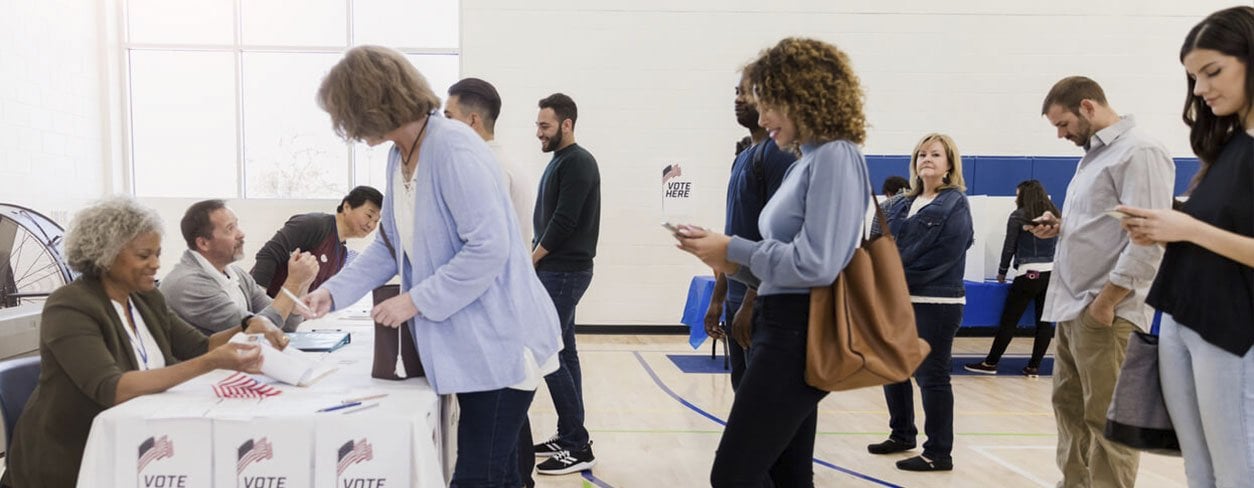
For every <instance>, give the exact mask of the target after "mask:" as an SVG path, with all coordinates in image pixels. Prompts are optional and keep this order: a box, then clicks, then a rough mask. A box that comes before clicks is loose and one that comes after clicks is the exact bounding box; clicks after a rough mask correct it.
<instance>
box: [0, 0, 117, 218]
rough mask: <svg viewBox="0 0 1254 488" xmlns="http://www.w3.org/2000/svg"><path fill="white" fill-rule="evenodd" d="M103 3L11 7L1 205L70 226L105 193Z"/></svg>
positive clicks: (1, 56) (1, 40) (60, 1)
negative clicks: (80, 210) (24, 209)
mask: <svg viewBox="0 0 1254 488" xmlns="http://www.w3.org/2000/svg"><path fill="white" fill-rule="evenodd" d="M103 8H105V7H103V6H102V4H101V2H97V1H94V0H39V1H10V2H5V9H4V10H5V12H4V15H0V202H7V203H17V204H19V205H23V206H27V207H31V208H34V209H36V210H38V211H40V212H41V213H44V214H46V215H48V216H49V217H52V218H53V219H55V220H58V221H59V222H61V223H62V224H64V223H66V220H67V219H66V217H67V216H70V215H72V212H73V211H74V210H76V209H77V208H79V207H81V206H82V205H83V203H85V202H88V201H91V200H93V199H96V198H99V197H100V196H101V195H103V194H104V192H105V191H106V190H105V189H106V174H105V173H106V168H107V167H108V166H107V165H106V162H105V159H106V156H105V151H106V147H107V146H106V144H105V143H104V138H105V134H106V132H105V129H104V123H103V120H104V119H103V116H102V111H103V110H104V108H103V107H104V105H103V104H102V96H103V94H104V93H105V92H104V86H103V84H102V83H101V72H102V64H101V63H102V61H101V56H102V51H101V49H100V39H101V32H102V29H101V25H102V24H101V13H102V9H103Z"/></svg>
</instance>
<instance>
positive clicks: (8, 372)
mask: <svg viewBox="0 0 1254 488" xmlns="http://www.w3.org/2000/svg"><path fill="white" fill-rule="evenodd" d="M38 383H39V356H31V357H24V358H17V359H8V360H5V361H0V417H2V418H3V419H4V435H5V439H4V450H5V452H8V450H9V444H10V443H12V441H13V428H14V427H15V426H17V417H18V416H19V415H21V414H22V409H23V408H25V407H26V400H29V399H30V394H31V393H33V392H34V391H35V385H36V384H38Z"/></svg>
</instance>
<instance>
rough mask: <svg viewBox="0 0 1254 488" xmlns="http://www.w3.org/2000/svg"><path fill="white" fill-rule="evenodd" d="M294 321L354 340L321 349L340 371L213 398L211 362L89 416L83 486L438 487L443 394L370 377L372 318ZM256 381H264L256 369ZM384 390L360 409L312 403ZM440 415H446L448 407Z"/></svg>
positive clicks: (420, 382) (417, 382) (414, 383)
mask: <svg viewBox="0 0 1254 488" xmlns="http://www.w3.org/2000/svg"><path fill="white" fill-rule="evenodd" d="M339 315H340V316H339V317H328V318H323V319H320V320H316V321H309V322H306V323H305V324H303V325H302V326H301V330H325V329H336V330H341V331H344V332H349V333H351V334H352V343H350V344H349V345H347V346H345V347H343V348H341V349H339V350H337V351H335V352H332V353H327V354H324V355H323V356H322V358H321V360H322V361H324V362H325V363H326V364H332V365H335V366H336V367H337V368H338V369H337V370H336V371H334V372H332V373H331V374H329V375H328V376H326V377H323V378H322V379H321V380H319V381H318V382H317V383H315V384H313V385H312V386H310V387H307V388H300V387H295V386H289V385H284V384H281V383H276V384H275V386H276V387H277V388H279V389H280V390H283V393H282V394H280V395H277V396H274V397H270V398H266V399H229V400H224V399H219V398H218V397H217V396H215V395H214V393H213V391H212V390H211V388H210V385H212V384H213V383H216V382H218V381H220V380H222V379H223V378H225V377H227V376H229V375H230V374H231V372H229V371H221V370H219V371H214V372H212V373H208V374H206V375H203V376H201V377H198V378H196V379H193V380H191V381H188V382H187V383H184V384H182V385H179V386H177V387H175V388H172V389H170V390H169V391H167V392H165V393H160V394H156V395H147V396H144V397H141V398H137V399H134V400H131V401H128V402H126V403H123V404H121V405H118V406H116V407H114V408H111V409H109V410H106V411H105V412H103V413H102V414H100V415H99V416H97V417H96V419H95V421H94V422H93V424H92V428H91V435H90V437H89V438H88V440H87V448H86V451H85V453H84V456H83V464H82V467H81V469H80V471H79V476H78V487H79V488H95V487H102V488H105V487H107V488H112V487H119V488H120V487H130V486H137V487H143V488H199V487H230V488H254V487H257V488H303V487H306V486H309V487H327V488H330V487H337V488H342V487H349V488H357V487H360V488H388V487H404V486H409V487H414V488H436V487H440V486H445V483H444V480H445V475H446V471H445V466H444V462H443V459H444V457H445V456H447V454H448V453H447V452H446V451H445V450H444V449H442V448H441V446H442V445H444V444H445V442H443V440H442V434H443V433H444V432H442V431H445V430H446V429H443V428H441V426H442V425H447V423H446V422H450V421H451V419H449V418H446V419H442V418H441V401H440V398H439V397H438V396H437V395H436V394H435V392H434V391H433V390H432V389H431V387H430V386H429V385H428V384H427V381H426V379H424V378H415V379H409V380H405V381H386V380H379V379H374V378H371V377H370V368H371V358H372V355H373V347H374V344H373V339H374V338H373V327H374V326H373V322H371V321H370V320H369V319H368V318H365V317H363V316H362V314H361V312H360V309H358V311H357V312H352V311H349V312H346V314H339ZM263 379H264V378H263ZM382 393H386V394H387V396H386V397H383V398H380V399H378V400H370V401H368V403H373V402H378V406H376V407H372V408H369V409H365V410H360V411H357V412H349V413H342V412H324V413H315V412H316V410H318V409H320V408H324V407H328V406H332V405H337V404H339V403H340V402H341V401H342V400H345V399H352V398H360V397H365V396H370V395H377V394H382ZM446 416H447V415H446Z"/></svg>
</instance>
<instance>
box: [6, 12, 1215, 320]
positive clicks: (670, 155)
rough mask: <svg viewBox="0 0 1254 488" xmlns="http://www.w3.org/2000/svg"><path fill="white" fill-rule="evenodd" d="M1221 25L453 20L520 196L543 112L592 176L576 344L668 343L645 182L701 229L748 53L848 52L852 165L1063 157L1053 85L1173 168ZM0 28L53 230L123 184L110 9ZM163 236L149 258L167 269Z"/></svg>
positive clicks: (721, 17) (1006, 15)
mask: <svg viewBox="0 0 1254 488" xmlns="http://www.w3.org/2000/svg"><path fill="white" fill-rule="evenodd" d="M1230 4H1231V2H1229V1H1226V0H1225V1H1218V0H1200V1H1195V2H1180V1H1176V0H1150V1H1132V0H1111V1H1103V2H1091V1H1079V0H1062V1H1058V2H1045V3H1040V2H1035V3H1024V2H993V1H988V0H984V1H981V0H955V1H950V2H939V3H937V2H925V1H922V0H903V1H896V2H875V1H871V0H859V1H842V2H830V1H819V0H791V1H789V0H784V1H779V2H773V3H764V2H749V1H746V0H718V1H716V0H687V1H683V2H673V1H662V0H641V1H636V2H624V1H621V0H620V1H616V2H607V1H577V0H554V1H551V2H512V1H507V0H463V17H462V25H463V30H462V40H463V46H462V49H463V51H462V68H463V74H464V75H466V76H479V77H482V78H485V79H487V80H489V81H491V82H493V83H494V84H495V85H496V86H497V88H498V89H499V90H500V92H501V94H502V96H503V98H504V100H505V107H504V111H503V113H502V119H501V121H500V122H499V123H498V125H497V130H498V134H497V136H498V138H499V139H500V140H501V141H502V142H503V143H504V144H505V146H506V147H507V148H509V149H510V150H511V151H513V152H514V153H515V155H516V156H515V159H517V160H518V161H520V162H524V163H526V164H528V165H529V167H530V169H531V170H532V171H533V172H535V173H537V174H538V173H539V171H540V170H541V169H542V168H543V165H544V163H545V162H546V161H547V157H545V155H543V154H541V153H540V151H539V143H538V142H537V141H536V140H535V138H534V125H533V122H534V120H535V112H536V109H535V103H536V101H537V100H538V99H540V98H541V97H543V96H545V95H548V94H549V93H552V92H555V91H562V92H565V93H567V94H569V95H571V96H572V97H574V98H575V100H576V101H577V102H578V103H579V105H580V112H581V117H580V120H579V125H578V130H577V134H578V140H579V142H580V143H581V144H583V145H584V146H585V147H587V148H588V149H590V150H591V151H592V152H593V154H595V155H596V156H597V158H598V160H599V162H600V164H601V172H602V178H603V181H604V188H603V192H602V198H603V209H602V212H603V217H602V233H601V246H600V250H599V256H598V259H597V275H596V279H595V280H594V282H593V286H592V288H591V290H590V291H589V293H588V295H587V296H586V297H585V298H584V301H583V306H582V307H580V310H579V318H578V320H579V322H580V323H585V324H674V323H676V322H677V321H678V319H679V314H680V311H681V309H682V306H683V299H684V296H685V292H686V290H687V285H688V279H689V278H690V277H691V276H692V275H694V274H705V273H708V271H707V270H705V269H704V268H703V267H702V266H701V265H700V264H699V263H698V262H697V261H696V260H695V259H692V258H690V257H688V256H687V255H684V254H682V253H680V252H679V251H677V250H675V249H673V248H672V247H671V240H670V239H669V237H668V236H667V235H666V234H665V232H664V231H663V230H662V229H661V228H660V227H658V225H657V223H658V222H659V221H660V220H662V218H663V216H662V211H661V202H660V196H659V195H658V190H657V173H658V171H659V169H660V167H661V165H662V162H663V161H670V160H677V161H680V162H682V163H683V164H684V171H685V173H686V174H687V175H690V177H691V178H692V180H693V181H694V182H695V183H696V184H695V188H694V189H695V191H696V192H697V196H698V198H699V200H700V202H701V205H700V207H701V208H702V211H700V212H699V213H698V215H697V216H696V217H695V220H696V223H699V224H702V225H706V226H710V227H721V225H722V215H723V202H724V194H723V193H724V188H725V181H726V180H725V178H726V171H727V168H728V165H729V163H730V161H731V157H732V154H731V149H732V144H733V142H734V141H735V140H736V139H738V138H739V137H741V136H742V135H743V131H742V130H741V129H740V128H739V127H737V126H736V124H735V121H734V119H733V117H732V111H731V104H732V86H733V85H734V83H735V81H736V79H737V77H738V74H737V69H738V68H739V66H740V65H742V64H743V63H744V62H746V61H748V60H750V59H751V58H752V57H753V56H754V55H755V54H756V53H757V52H758V51H759V50H760V49H762V48H764V47H767V46H769V45H771V44H773V43H774V42H776V41H778V40H779V39H780V38H782V37H785V36H788V35H800V36H812V37H819V38H822V39H825V40H829V41H832V42H834V43H836V44H837V45H839V46H840V47H841V48H842V49H844V50H845V51H846V52H848V53H849V55H850V56H851V58H852V60H853V62H854V63H855V65H856V67H857V71H858V73H859V75H860V76H861V77H862V81H863V85H864V88H865V90H866V93H867V113H868V118H869V120H870V123H871V124H872V128H871V132H870V137H869V140H868V142H867V146H866V152H867V153H868V154H901V153H905V152H907V151H909V149H910V147H911V146H912V145H913V143H914V142H915V140H916V139H917V138H918V137H919V136H920V135H922V133H923V132H926V131H932V130H940V131H944V132H948V133H950V134H951V135H953V136H954V137H955V139H956V140H957V141H958V144H959V145H960V147H961V149H962V151H963V152H964V153H965V154H985V155H994V154H997V155H1075V154H1078V150H1077V149H1076V148H1074V147H1073V146H1071V145H1070V144H1069V143H1066V142H1061V141H1057V140H1055V139H1054V138H1053V131H1052V130H1051V129H1050V128H1049V126H1048V124H1046V123H1045V122H1044V121H1043V120H1042V119H1041V118H1040V117H1039V115H1038V113H1039V104H1040V100H1041V98H1042V97H1043V95H1044V93H1045V91H1046V90H1047V89H1048V88H1049V86H1050V85H1051V84H1052V83H1053V82H1054V81H1056V80H1057V79H1058V78H1060V77H1062V76H1065V75H1069V74H1086V75H1089V76H1092V77H1094V78H1095V79H1097V80H1098V81H1099V82H1101V83H1102V84H1103V85H1104V86H1105V88H1106V89H1107V92H1108V95H1109V96H1110V98H1111V102H1112V104H1113V105H1114V106H1115V107H1116V108H1117V109H1118V110H1121V111H1123V112H1128V113H1135V114H1137V116H1138V118H1139V120H1140V123H1141V124H1142V125H1143V126H1144V127H1146V128H1148V129H1149V130H1150V131H1151V132H1152V133H1154V134H1157V135H1158V136H1159V137H1160V138H1162V139H1163V141H1164V142H1165V143H1166V144H1167V146H1168V148H1170V149H1171V151H1172V152H1173V153H1174V155H1176V156H1188V155H1189V151H1188V145H1187V142H1186V140H1185V131H1184V129H1183V127H1182V125H1181V123H1180V114H1179V111H1180V107H1181V106H1182V103H1181V97H1182V96H1183V94H1182V93H1181V92H1182V91H1183V89H1184V88H1183V87H1184V83H1183V79H1184V77H1183V73H1182V70H1181V69H1180V67H1179V63H1178V61H1177V54H1178V50H1179V45H1180V41H1181V40H1182V38H1183V35H1184V33H1185V31H1186V30H1187V29H1188V28H1189V27H1190V26H1191V25H1192V24H1194V23H1196V22H1197V21H1198V20H1200V19H1201V17H1202V16H1204V15H1205V14H1206V13H1209V12H1211V11H1213V10H1217V9H1219V8H1223V7H1226V6H1228V5H1230ZM6 7H7V8H6V9H5V15H3V16H0V201H4V202H15V203H18V204H21V205H26V206H31V207H34V208H36V209H38V210H40V211H43V212H45V213H48V214H50V215H51V216H53V218H55V219H57V220H60V221H62V222H64V221H65V216H67V215H72V212H73V211H74V210H76V209H77V208H79V207H81V206H82V204H84V203H86V202H88V201H90V200H93V199H95V198H98V197H100V196H101V195H104V194H106V193H109V192H112V191H115V190H116V189H121V188H122V184H121V181H122V180H123V178H124V177H125V176H124V174H123V172H122V170H121V167H122V164H121V163H120V161H121V160H122V159H121V156H120V151H119V149H118V148H120V147H122V146H123V145H124V144H125V141H124V140H123V139H122V132H123V131H122V130H120V129H121V119H120V116H115V115H113V114H118V113H120V111H119V110H118V108H117V107H118V101H117V100H116V98H117V93H120V92H119V89H118V88H117V87H116V83H117V74H116V73H117V71H118V66H116V64H115V63H116V62H117V61H118V60H117V59H116V56H118V54H116V53H113V54H109V53H111V52H112V51H110V49H113V48H112V47H102V46H116V44H113V41H111V40H110V39H112V36H114V35H115V32H116V26H112V25H110V24H107V23H106V21H107V22H113V21H114V20H115V19H114V17H115V12H114V10H113V9H115V8H116V3H115V2H114V1H113V0H101V1H93V0H39V1H11V2H6ZM109 107H113V108H109ZM106 112H108V114H106ZM289 203H291V204H292V205H301V203H300V202H289ZM285 208H286V207H285ZM163 209H164V210H165V211H164V212H163V214H168V215H167V217H169V216H177V215H178V214H180V213H181V212H177V211H176V210H177V209H174V208H164V207H163ZM280 213H283V212H277V213H275V214H274V215H269V216H268V218H267V219H266V220H272V222H268V223H266V222H261V221H260V220H261V219H260V218H254V219H252V221H253V222H254V223H253V224H251V225H257V226H258V227H257V229H258V230H257V231H256V232H253V235H252V236H251V237H252V240H254V242H255V243H256V244H258V245H259V244H260V242H261V241H263V240H264V239H265V238H267V237H268V236H269V233H270V232H269V231H262V230H261V229H264V228H269V229H273V228H277V227H278V226H279V225H282V222H283V220H285V219H286V215H287V214H286V213H283V215H279V214H280ZM258 217H260V216H258ZM174 220H175V222H167V225H171V224H175V223H176V221H177V219H176V218H175V219H174ZM266 225H269V227H265V226H266ZM170 230H173V231H174V233H173V234H171V233H169V232H168V233H167V235H168V237H172V238H173V239H167V243H166V245H167V248H174V249H179V248H181V246H179V245H177V244H178V239H177V230H176V229H175V228H173V227H171V228H170ZM167 271H168V269H167Z"/></svg>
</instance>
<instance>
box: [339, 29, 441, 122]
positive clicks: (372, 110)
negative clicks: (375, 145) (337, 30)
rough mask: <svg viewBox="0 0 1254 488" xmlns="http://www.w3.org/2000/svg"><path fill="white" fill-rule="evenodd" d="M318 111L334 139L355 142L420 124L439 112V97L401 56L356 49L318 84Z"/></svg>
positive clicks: (389, 51)
mask: <svg viewBox="0 0 1254 488" xmlns="http://www.w3.org/2000/svg"><path fill="white" fill-rule="evenodd" d="M318 106H319V107H322V109H323V110H325V111H326V112H327V113H328V114H330V115H331V126H332V128H334V129H335V133H336V134H337V135H339V136H340V137H342V138H344V139H347V140H358V141H360V140H364V139H366V138H369V137H383V135H385V134H387V133H388V132H392V131H393V130H396V128H397V127H400V126H402V125H405V124H408V123H410V122H413V121H415V120H419V119H422V118H423V117H424V116H426V115H428V114H430V113H431V111H433V110H436V109H438V108H440V97H437V96H436V95H435V92H433V91H431V85H430V84H429V83H427V79H426V78H424V77H423V76H422V73H419V72H418V69H417V68H414V65H413V64H412V63H410V62H409V59H407V58H406V57H405V55H404V54H401V53H400V52H397V51H395V50H392V49H388V48H386V47H379V46H357V47H355V48H352V49H349V50H348V52H346V53H344V59H341V60H340V62H339V63H336V64H335V66H334V67H332V68H331V72H329V73H327V76H326V77H324V78H323V79H322V86H320V87H318Z"/></svg>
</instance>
